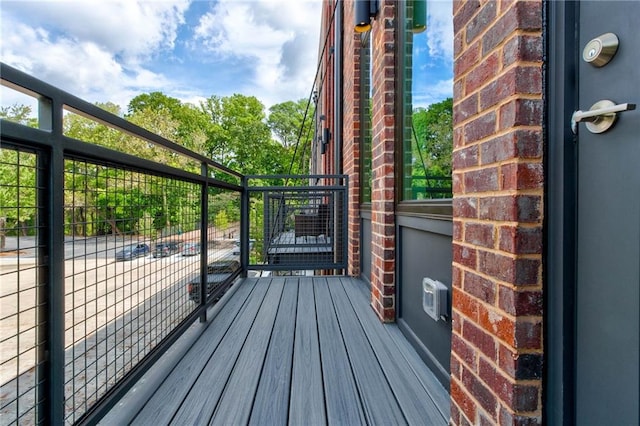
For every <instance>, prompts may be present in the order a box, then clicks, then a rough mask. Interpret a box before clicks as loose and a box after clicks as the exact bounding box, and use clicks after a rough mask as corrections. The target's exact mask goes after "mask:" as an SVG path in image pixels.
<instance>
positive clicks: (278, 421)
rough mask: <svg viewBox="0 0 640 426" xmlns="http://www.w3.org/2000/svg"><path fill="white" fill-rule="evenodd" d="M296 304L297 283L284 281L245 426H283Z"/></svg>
mask: <svg viewBox="0 0 640 426" xmlns="http://www.w3.org/2000/svg"><path fill="white" fill-rule="evenodd" d="M297 304H298V279H297V278H296V279H287V280H286V282H285V286H284V292H283V294H282V299H281V301H280V306H279V308H278V315H277V317H276V322H275V325H274V330H273V335H272V336H271V341H270V342H269V349H268V352H267V356H266V359H265V361H264V367H263V374H262V376H261V378H260V383H259V385H258V391H257V392H256V397H255V401H254V403H253V409H252V412H251V418H250V419H249V424H252V425H263V424H264V423H265V421H266V419H268V420H269V423H271V424H274V425H285V424H287V419H288V417H289V392H290V385H291V368H292V364H293V338H294V335H295V320H296V308H297Z"/></svg>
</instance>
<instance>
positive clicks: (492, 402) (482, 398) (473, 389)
mask: <svg viewBox="0 0 640 426" xmlns="http://www.w3.org/2000/svg"><path fill="white" fill-rule="evenodd" d="M462 384H463V386H464V387H465V388H466V389H467V390H468V391H469V393H471V395H472V396H473V398H474V399H476V400H477V401H478V402H479V403H480V406H481V407H482V408H483V409H484V410H485V411H486V412H487V413H489V414H491V415H492V416H493V417H494V418H496V417H497V415H496V414H497V411H498V410H497V407H498V401H497V399H496V397H495V395H494V394H493V392H491V390H490V389H489V388H487V387H486V386H485V385H484V384H483V383H482V382H481V381H480V380H479V379H478V378H477V377H476V376H475V375H474V374H473V373H472V372H471V371H469V370H468V369H467V368H465V367H464V366H462Z"/></svg>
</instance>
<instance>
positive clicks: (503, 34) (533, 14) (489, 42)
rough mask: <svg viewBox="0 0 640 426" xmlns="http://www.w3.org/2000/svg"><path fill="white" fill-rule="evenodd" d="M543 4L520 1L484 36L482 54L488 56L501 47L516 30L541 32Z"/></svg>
mask: <svg viewBox="0 0 640 426" xmlns="http://www.w3.org/2000/svg"><path fill="white" fill-rule="evenodd" d="M541 4H542V2H539V1H519V2H515V3H514V4H513V6H512V7H511V8H509V9H508V10H507V11H506V13H505V14H504V15H503V16H502V17H501V18H500V19H499V20H498V21H497V22H496V23H495V24H494V25H493V26H492V27H491V28H490V29H489V30H488V31H487V32H486V33H485V34H484V36H482V52H483V55H486V54H487V53H488V52H490V51H491V50H493V49H494V48H495V47H496V46H498V45H500V44H501V43H502V42H503V41H504V40H506V39H507V38H508V36H509V35H510V34H511V33H513V32H514V31H515V30H516V29H519V30H539V29H540V28H541V27H542V9H541Z"/></svg>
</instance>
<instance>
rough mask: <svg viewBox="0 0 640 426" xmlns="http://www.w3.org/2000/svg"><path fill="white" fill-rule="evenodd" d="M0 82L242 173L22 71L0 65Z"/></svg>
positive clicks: (190, 155)
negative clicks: (58, 102) (54, 100)
mask: <svg viewBox="0 0 640 426" xmlns="http://www.w3.org/2000/svg"><path fill="white" fill-rule="evenodd" d="M0 76H1V77H0V79H1V80H2V81H3V82H8V83H9V84H7V83H3V84H4V85H6V86H7V87H11V88H13V89H15V90H18V91H20V92H22V93H25V94H28V95H31V96H33V95H36V97H40V96H42V97H44V98H47V99H56V100H58V101H60V102H61V103H62V104H64V105H66V107H67V108H66V109H67V110H69V111H72V112H74V113H76V114H79V115H82V116H84V117H86V118H89V119H91V120H95V121H97V122H99V123H102V124H105V125H108V126H109V127H115V128H117V129H119V130H121V131H122V132H124V133H127V134H130V135H132V136H135V137H139V138H142V139H145V140H147V141H148V142H152V143H154V144H157V145H161V146H164V147H165V148H167V149H169V150H171V151H174V152H177V153H180V154H183V155H185V156H187V157H190V158H193V159H195V160H198V161H200V162H203V163H206V164H208V165H210V166H212V167H214V168H216V169H218V170H221V171H224V172H226V173H228V174H230V175H233V176H236V177H239V178H241V177H242V174H241V173H239V172H237V171H235V170H232V169H230V168H228V167H226V166H223V165H222V164H220V163H217V162H215V161H213V160H211V159H210V158H207V157H205V156H203V155H200V154H198V153H195V152H193V151H191V150H189V149H187V148H185V147H183V146H181V145H178V144H176V143H174V142H172V141H170V140H168V139H165V138H163V137H161V136H159V135H156V134H155V133H152V132H150V131H148V130H146V129H144V128H142V127H140V126H137V125H135V124H133V123H131V122H129V121H127V120H125V119H124V118H121V117H118V116H116V115H114V114H112V113H110V112H108V111H105V110H103V109H102V108H100V107H98V106H96V105H93V104H91V103H89V102H86V101H84V100H82V99H80V98H78V97H76V96H74V95H71V94H70V93H67V92H65V91H63V90H60V89H58V88H56V87H54V86H52V85H50V84H47V83H45V82H43V81H40V80H38V79H36V78H34V77H31V76H29V75H27V74H25V73H23V72H22V71H19V70H17V69H15V68H13V67H11V66H9V65H7V64H5V63H3V62H0Z"/></svg>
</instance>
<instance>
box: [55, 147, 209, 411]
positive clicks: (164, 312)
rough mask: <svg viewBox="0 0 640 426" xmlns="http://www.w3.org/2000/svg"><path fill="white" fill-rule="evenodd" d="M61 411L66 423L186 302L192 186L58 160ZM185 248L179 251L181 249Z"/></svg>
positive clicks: (148, 346)
mask: <svg viewBox="0 0 640 426" xmlns="http://www.w3.org/2000/svg"><path fill="white" fill-rule="evenodd" d="M64 199H65V205H64V212H65V227H66V229H65V235H66V237H65V405H66V406H65V413H66V414H65V415H66V420H67V422H68V423H73V422H74V421H75V420H77V419H78V418H79V416H81V415H82V414H84V413H85V412H86V411H87V409H88V408H89V407H91V406H92V405H93V404H94V403H95V402H96V401H97V400H98V399H99V398H100V397H101V396H103V395H104V394H105V393H106V392H107V391H108V390H109V389H110V388H111V387H113V386H114V385H115V383H116V382H117V381H118V380H120V379H121V378H122V377H124V376H125V375H126V374H127V373H128V372H129V371H130V370H131V369H132V368H133V367H134V366H135V365H136V364H137V363H138V362H139V361H140V360H141V359H142V358H143V357H144V356H145V355H147V354H148V353H149V352H150V351H151V350H152V349H153V348H154V347H155V346H156V345H157V344H158V343H159V342H160V341H161V340H162V339H163V338H164V337H166V336H167V335H168V334H169V333H170V332H171V331H172V330H173V329H174V328H175V327H176V326H177V325H178V324H179V323H180V322H181V321H182V320H184V319H185V318H186V317H187V316H188V315H189V314H190V313H191V312H192V311H193V310H194V308H195V307H196V305H194V304H193V303H190V302H189V297H188V289H187V283H188V282H189V280H190V279H192V278H193V277H194V276H195V277H198V276H199V273H200V256H190V255H189V254H191V253H190V252H189V253H187V252H185V251H184V249H185V245H186V246H188V247H190V244H187V243H197V244H200V230H199V223H200V220H201V200H200V186H199V185H197V184H194V183H190V182H185V181H180V180H175V179H170V178H165V177H160V176H155V175H150V174H144V173H140V172H136V171H132V170H126V169H121V168H115V167H109V166H104V165H98V164H93V163H90V162H87V161H83V160H75V159H68V160H66V161H65V190H64ZM185 254H187V255H185Z"/></svg>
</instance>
